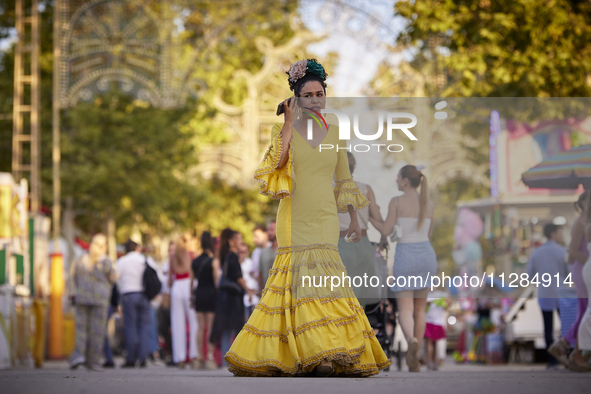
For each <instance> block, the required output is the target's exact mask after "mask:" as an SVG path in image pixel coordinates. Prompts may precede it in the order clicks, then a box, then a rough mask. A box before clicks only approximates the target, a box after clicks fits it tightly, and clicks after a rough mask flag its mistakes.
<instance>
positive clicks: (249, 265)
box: [238, 243, 259, 320]
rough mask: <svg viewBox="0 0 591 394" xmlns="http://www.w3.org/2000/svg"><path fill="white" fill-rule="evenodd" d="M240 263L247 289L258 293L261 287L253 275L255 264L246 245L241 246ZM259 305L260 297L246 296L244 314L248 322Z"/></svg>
mask: <svg viewBox="0 0 591 394" xmlns="http://www.w3.org/2000/svg"><path fill="white" fill-rule="evenodd" d="M238 261H239V262H240V268H241V270H242V277H243V278H244V282H246V287H248V288H249V289H253V290H255V291H256V289H258V287H259V286H258V285H259V281H258V280H257V279H256V278H255V277H253V276H252V274H251V273H252V271H253V265H254V262H253V261H252V259H251V258H249V257H248V246H247V245H246V244H245V243H243V244H242V245H241V246H240V251H239V253H238ZM258 303H259V296H257V295H249V294H245V295H244V313H245V315H246V316H245V318H246V320H248V318H249V317H250V315H251V314H252V312H253V311H254V308H255V307H256V306H257V304H258Z"/></svg>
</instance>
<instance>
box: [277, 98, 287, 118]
mask: <svg viewBox="0 0 591 394" xmlns="http://www.w3.org/2000/svg"><path fill="white" fill-rule="evenodd" d="M284 112H285V102H284V101H282V102H280V103H279V105H278V106H277V116H279V115H281V114H282V113H284Z"/></svg>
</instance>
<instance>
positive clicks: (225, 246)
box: [218, 228, 238, 265]
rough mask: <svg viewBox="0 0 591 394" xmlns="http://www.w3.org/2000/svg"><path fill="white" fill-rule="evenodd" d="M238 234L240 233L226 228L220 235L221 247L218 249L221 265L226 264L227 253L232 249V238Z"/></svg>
mask: <svg viewBox="0 0 591 394" xmlns="http://www.w3.org/2000/svg"><path fill="white" fill-rule="evenodd" d="M236 234H238V232H237V231H234V230H232V229H231V228H225V229H223V230H222V234H221V235H220V249H219V251H218V259H219V260H220V265H223V264H224V260H225V259H226V255H227V254H228V252H229V251H230V240H231V239H232V238H234V236H236Z"/></svg>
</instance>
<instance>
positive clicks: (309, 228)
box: [224, 59, 390, 376]
mask: <svg viewBox="0 0 591 394" xmlns="http://www.w3.org/2000/svg"><path fill="white" fill-rule="evenodd" d="M288 75H289V79H288V80H289V83H290V88H291V89H292V90H293V91H294V94H295V96H296V97H298V98H299V107H298V106H297V104H296V99H295V97H292V98H290V99H288V100H286V101H285V103H284V104H285V122H284V123H277V124H275V125H274V126H273V129H272V133H271V134H272V136H271V144H270V146H269V148H268V149H267V151H266V153H265V155H264V158H263V161H262V163H261V165H260V166H259V168H258V170H257V171H256V173H255V178H256V179H258V180H259V181H261V183H262V185H261V193H262V194H264V195H270V196H272V197H273V198H279V199H281V202H280V204H279V209H278V212H277V241H278V245H279V248H278V250H277V257H276V259H275V261H274V263H273V267H272V269H271V270H270V272H269V279H268V281H267V283H266V285H265V288H264V290H263V292H262V297H261V299H260V302H259V303H258V305H257V307H256V309H255V310H254V312H253V314H252V315H251V317H250V319H249V320H248V322H247V323H246V324H245V325H244V327H243V328H242V330H241V331H240V333H239V334H238V336H237V337H236V339H235V341H234V343H233V344H232V346H231V348H230V350H229V351H228V352H227V353H226V354H225V356H224V358H225V361H226V362H227V363H228V365H229V370H230V371H231V372H233V373H234V374H235V375H238V376H302V375H303V376H306V375H310V374H316V375H318V376H328V375H336V376H351V375H355V376H371V375H375V374H377V373H378V372H379V370H380V369H383V368H385V367H387V366H388V365H389V364H390V361H389V360H388V359H387V357H386V355H385V354H384V352H383V350H382V348H381V346H380V344H379V342H378V341H377V339H376V337H375V333H374V331H373V329H372V327H371V326H370V325H369V322H368V320H367V317H366V316H365V313H364V311H363V309H362V308H361V306H360V305H359V302H358V301H357V299H356V298H355V295H354V293H353V291H352V289H351V288H350V285H349V284H348V283H346V284H345V286H343V285H341V286H338V287H334V288H331V284H330V280H329V281H328V282H327V284H326V286H320V287H315V286H313V285H310V281H309V280H303V278H304V277H306V276H307V277H310V278H317V279H316V280H318V278H323V277H325V276H330V277H332V276H337V277H339V278H341V277H342V275H343V273H344V274H345V275H346V270H345V266H344V265H343V262H342V261H341V258H340V256H339V252H338V248H337V245H338V241H339V219H338V212H345V213H346V212H349V213H350V215H351V226H350V228H349V235H353V233H354V232H355V233H356V234H361V231H360V229H359V224H358V222H357V214H356V212H355V210H356V209H360V208H363V207H365V206H367V205H368V204H369V201H367V199H366V198H365V197H364V196H363V194H362V193H361V192H360V190H359V189H358V187H357V185H356V184H355V183H354V182H353V181H352V179H351V174H350V172H349V166H348V160H347V151H346V150H345V149H341V150H340V151H338V152H337V150H336V146H337V145H339V140H338V127H336V126H333V125H330V126H329V127H328V130H326V126H324V125H323V126H322V127H321V126H319V125H318V124H317V123H314V128H313V138H312V139H311V140H307V139H306V138H305V137H304V136H305V135H307V134H306V125H307V119H310V118H308V117H307V116H305V115H304V114H302V109H301V108H306V109H304V111H311V112H313V111H316V112H319V111H320V109H322V108H324V105H325V100H326V99H325V93H326V84H325V82H324V81H325V79H326V73H325V71H324V68H323V67H322V66H321V65H320V64H319V63H318V62H317V61H316V60H315V59H310V60H302V61H299V62H297V63H295V64H293V65H292V66H291V68H290V70H289V71H288ZM293 112H298V113H300V116H298V117H297V119H295V114H294V119H293V122H292V113H293ZM321 124H322V123H321ZM298 130H301V132H300V131H298ZM320 144H331V145H333V147H335V148H334V149H328V150H327V149H322V150H321V149H319V145H320ZM341 145H342V144H341ZM333 177H334V178H336V186H334V187H333ZM359 239H360V237H357V239H355V238H353V242H356V241H358V240H359ZM316 283H317V284H318V282H316Z"/></svg>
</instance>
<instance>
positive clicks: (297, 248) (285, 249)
mask: <svg viewBox="0 0 591 394" xmlns="http://www.w3.org/2000/svg"><path fill="white" fill-rule="evenodd" d="M313 249H328V250H332V251H335V252H337V253H338V251H339V248H338V247H337V246H335V245H333V244H310V245H293V246H282V247H280V248H278V249H277V255H280V254H287V253H297V252H305V251H307V250H313Z"/></svg>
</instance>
